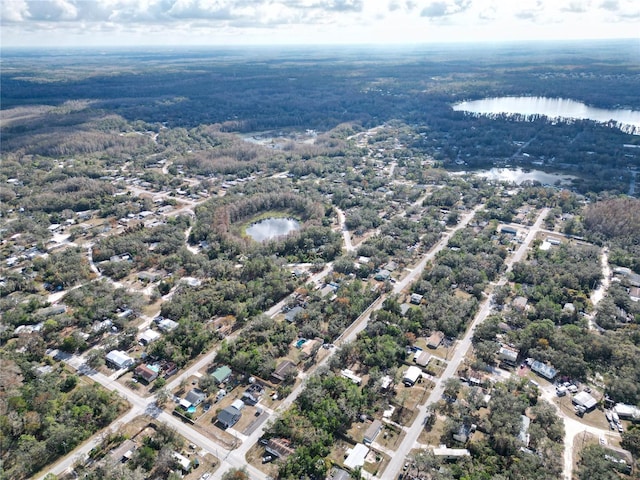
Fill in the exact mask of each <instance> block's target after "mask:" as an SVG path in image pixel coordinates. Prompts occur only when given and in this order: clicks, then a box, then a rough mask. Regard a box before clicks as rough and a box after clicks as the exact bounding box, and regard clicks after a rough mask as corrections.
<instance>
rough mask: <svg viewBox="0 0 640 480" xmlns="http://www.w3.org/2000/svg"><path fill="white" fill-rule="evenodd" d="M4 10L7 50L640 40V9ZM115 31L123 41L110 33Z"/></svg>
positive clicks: (170, 0)
mask: <svg viewBox="0 0 640 480" xmlns="http://www.w3.org/2000/svg"><path fill="white" fill-rule="evenodd" d="M0 4H1V6H2V10H1V12H2V15H1V17H0V20H1V24H2V26H3V28H2V33H1V35H2V42H3V44H4V45H7V46H11V45H25V44H32V45H37V44H39V43H40V44H44V45H50V44H52V43H53V44H56V43H58V44H65V45H66V44H69V43H70V42H71V43H73V42H80V43H83V44H92V43H93V44H102V45H104V44H112V43H114V42H119V43H127V42H129V43H133V44H141V43H142V44H144V43H149V44H163V43H164V44H166V43H170V42H174V43H184V42H189V43H210V44H227V43H248V42H252V43H354V42H359V43H390V42H392V43H402V42H409V43H412V42H430V41H438V40H439V41H451V40H454V41H457V40H463V41H482V40H500V39H505V40H509V39H513V40H523V39H536V38H539V39H555V38H593V37H596V38H598V37H599V38H617V37H630V38H637V23H638V19H639V18H640V1H639V0H517V1H515V0H514V1H511V0H509V1H507V0H0ZM113 31H118V32H119V35H113V34H109V33H106V32H113ZM25 32H29V35H25ZM38 32H41V35H38Z"/></svg>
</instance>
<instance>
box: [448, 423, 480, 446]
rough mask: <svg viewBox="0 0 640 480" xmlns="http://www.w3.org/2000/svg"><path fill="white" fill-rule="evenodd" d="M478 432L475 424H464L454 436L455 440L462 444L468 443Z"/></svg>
mask: <svg viewBox="0 0 640 480" xmlns="http://www.w3.org/2000/svg"><path fill="white" fill-rule="evenodd" d="M475 431H476V426H475V425H474V424H468V423H463V424H462V425H460V428H458V431H457V432H456V433H454V434H453V439H454V440H456V441H458V442H460V443H467V441H468V440H469V437H471V434H473V432H475Z"/></svg>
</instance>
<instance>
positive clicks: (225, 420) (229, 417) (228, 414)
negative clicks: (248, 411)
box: [218, 405, 242, 428]
mask: <svg viewBox="0 0 640 480" xmlns="http://www.w3.org/2000/svg"><path fill="white" fill-rule="evenodd" d="M241 416H242V411H241V410H238V409H237V408H236V407H234V406H231V405H230V406H228V407H227V408H225V409H223V410H221V411H220V413H218V423H219V424H220V425H222V426H223V427H224V428H231V427H233V426H234V425H235V424H236V423H238V420H240V417H241Z"/></svg>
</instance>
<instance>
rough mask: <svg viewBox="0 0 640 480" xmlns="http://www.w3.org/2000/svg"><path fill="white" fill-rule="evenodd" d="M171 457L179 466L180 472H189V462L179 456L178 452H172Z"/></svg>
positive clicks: (182, 456)
mask: <svg viewBox="0 0 640 480" xmlns="http://www.w3.org/2000/svg"><path fill="white" fill-rule="evenodd" d="M172 456H173V458H174V459H175V460H176V462H177V463H178V465H179V466H180V470H182V471H183V472H185V473H187V472H189V471H190V470H191V461H190V460H189V459H188V458H187V457H185V456H184V455H181V454H179V453H178V452H173V454H172Z"/></svg>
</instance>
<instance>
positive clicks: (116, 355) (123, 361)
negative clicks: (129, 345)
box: [105, 350, 135, 370]
mask: <svg viewBox="0 0 640 480" xmlns="http://www.w3.org/2000/svg"><path fill="white" fill-rule="evenodd" d="M105 360H106V361H107V364H109V365H111V366H112V367H114V368H117V369H118V370H121V369H123V368H129V367H130V366H131V365H133V364H134V363H135V361H134V360H133V358H131V357H130V356H129V355H127V354H126V353H125V352H122V351H120V350H111V351H110V352H109V353H107V356H106V357H105Z"/></svg>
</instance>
